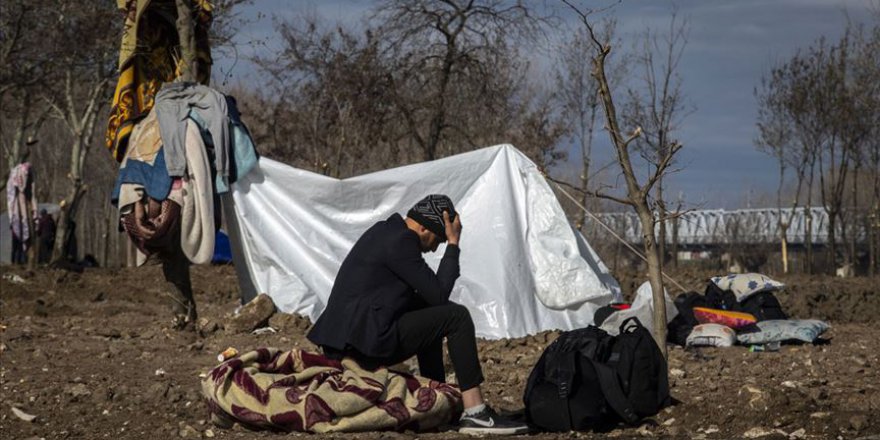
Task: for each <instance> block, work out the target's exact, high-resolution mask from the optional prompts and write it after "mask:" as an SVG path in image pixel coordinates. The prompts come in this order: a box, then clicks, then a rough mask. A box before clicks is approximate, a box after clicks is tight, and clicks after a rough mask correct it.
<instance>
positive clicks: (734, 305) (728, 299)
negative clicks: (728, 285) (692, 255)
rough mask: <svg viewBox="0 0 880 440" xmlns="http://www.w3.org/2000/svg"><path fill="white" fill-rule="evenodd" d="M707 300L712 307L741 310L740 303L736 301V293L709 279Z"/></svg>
mask: <svg viewBox="0 0 880 440" xmlns="http://www.w3.org/2000/svg"><path fill="white" fill-rule="evenodd" d="M706 302H707V303H708V307H709V308H710V309H720V310H731V311H737V310H739V303H738V302H737V301H736V295H734V294H733V292H731V291H729V290H724V289H722V288H720V287H718V285H716V284H715V283H713V282H711V281H709V284H708V285H707V286H706Z"/></svg>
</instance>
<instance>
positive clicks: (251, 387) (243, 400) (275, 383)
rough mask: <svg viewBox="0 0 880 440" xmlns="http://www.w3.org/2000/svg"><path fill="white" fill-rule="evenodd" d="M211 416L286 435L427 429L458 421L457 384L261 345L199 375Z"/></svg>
mask: <svg viewBox="0 0 880 440" xmlns="http://www.w3.org/2000/svg"><path fill="white" fill-rule="evenodd" d="M202 393H203V394H204V396H205V398H206V402H207V405H208V408H209V410H210V411H211V419H212V421H213V422H214V423H215V424H216V425H218V426H221V427H227V428H228V427H231V426H232V425H233V424H234V423H235V422H237V423H240V424H242V425H243V426H246V427H248V428H252V429H268V430H273V431H285V432H294V431H296V432H313V433H325V432H362V431H378V430H396V431H405V430H411V431H425V430H431V429H435V428H437V427H439V426H442V425H444V424H447V423H449V422H450V421H451V420H455V419H457V417H458V415H459V414H460V413H461V411H462V409H461V393H460V392H459V390H458V389H457V388H455V387H454V386H452V385H448V384H445V383H440V382H436V381H432V380H429V379H425V378H422V377H418V376H413V375H410V374H406V373H399V372H394V371H389V370H388V369H387V368H378V369H376V370H366V369H363V368H361V367H360V366H358V364H357V363H356V362H354V361H352V360H351V359H349V358H345V359H343V360H342V361H341V362H340V361H336V360H331V359H327V358H325V357H324V356H321V355H318V354H312V353H308V352H305V351H302V350H296V349H294V350H290V351H282V350H279V349H276V348H261V349H258V350H255V351H251V352H248V353H244V354H242V355H241V356H239V357H234V358H232V359H229V360H227V361H225V362H223V363H222V364H220V365H219V366H217V367H215V368H214V369H213V370H211V371H210V372H209V373H208V374H207V375H206V376H205V378H204V379H202Z"/></svg>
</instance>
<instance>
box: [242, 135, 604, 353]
mask: <svg viewBox="0 0 880 440" xmlns="http://www.w3.org/2000/svg"><path fill="white" fill-rule="evenodd" d="M233 189H234V193H233V195H234V198H235V209H236V217H237V219H238V222H239V224H240V228H241V230H240V232H241V237H242V243H243V247H244V253H245V258H246V260H247V263H248V268H249V271H250V274H251V277H252V278H253V280H254V283H255V284H256V288H257V291H258V292H265V293H268V294H269V296H271V297H272V299H273V301H274V302H275V304H276V305H277V306H278V308H279V309H281V310H282V311H284V312H289V313H291V312H295V313H299V314H303V315H307V316H308V317H309V318H311V319H312V320H313V321H314V320H315V319H317V317H318V316H319V315H320V313H321V311H323V309H324V307H325V304H326V303H327V298H328V296H329V295H330V289H331V287H332V286H333V280H334V278H335V276H336V272H337V271H338V269H339V266H340V265H341V263H342V260H343V259H344V258H345V256H346V255H347V254H348V251H349V249H351V247H352V246H353V245H354V243H355V241H356V240H357V239H358V238H359V237H360V235H361V234H362V233H363V232H364V231H365V230H366V229H367V228H369V227H370V226H372V225H373V224H374V223H375V222H377V221H379V220H384V219H386V218H388V216H390V215H391V214H393V213H395V212H396V213H400V214H401V215H405V214H406V211H407V210H408V209H409V208H410V207H411V206H412V205H413V204H414V203H415V202H416V201H418V200H419V199H421V198H422V197H424V196H425V195H427V194H433V193H443V194H447V195H448V196H449V197H450V198H452V200H453V202H455V204H456V209H457V210H458V211H459V212H460V213H461V218H462V224H463V230H462V237H461V244H460V245H461V257H460V263H461V277H460V278H459V279H458V281H457V282H456V284H455V288H454V290H453V293H452V297H451V299H452V300H453V301H456V302H458V303H460V304H463V305H465V306H466V307H467V308H468V309H469V310H470V311H471V315H472V317H473V319H474V324H475V325H476V330H477V335H478V336H481V337H486V338H507V337H520V336H524V335H527V334H534V333H537V332H540V331H543V330H550V329H563V330H567V329H573V328H578V327H583V326H586V325H588V324H590V323H591V322H592V319H593V312H594V311H595V309H596V307H597V306H598V305H600V304H606V303H608V302H609V301H610V300H611V299H612V297H615V298H619V296H620V288H619V286H618V284H617V282H616V281H615V280H614V279H613V278H612V277H611V276H610V274H609V273H608V269H607V268H606V267H605V265H604V264H602V262H601V261H600V260H599V257H598V256H597V255H596V253H595V252H594V251H593V249H592V248H591V247H590V246H589V244H588V243H587V242H586V240H584V238H583V236H582V235H581V234H580V233H579V232H577V231H576V230H575V229H574V228H572V227H571V225H570V224H569V223H568V221H567V219H566V217H565V214H564V213H563V211H562V208H561V207H560V205H559V202H558V201H557V200H556V197H555V196H554V195H553V193H552V191H551V190H550V187H549V186H548V185H547V182H546V180H545V179H544V177H543V176H542V175H541V173H540V171H539V170H538V168H537V166H536V165H535V164H534V163H533V162H531V161H530V160H529V159H528V158H527V157H526V156H525V155H524V154H522V153H521V152H519V151H518V150H516V149H515V148H513V147H512V146H510V145H501V146H495V147H490V148H484V149H482V150H477V151H473V152H470V153H465V154H460V155H457V156H452V157H448V158H445V159H440V160H436V161H432V162H426V163H420V164H415V165H410V166H405V167H400V168H395V169H390V170H385V171H380V172H376V173H372V174H367V175H363V176H358V177H353V178H349V179H344V180H339V179H334V178H330V177H327V176H323V175H319V174H315V173H311V172H308V171H304V170H300V169H296V168H292V167H290V166H287V165H284V164H281V163H279V162H275V161H272V160H269V159H266V158H262V159H260V161H259V164H258V166H257V167H256V168H255V169H254V171H252V172H251V173H250V174H248V175H247V176H246V177H245V178H243V179H242V180H240V181H239V182H238V183H236V184H235V186H234V187H233ZM444 250H445V248H444V246H443V245H441V247H440V248H439V249H438V250H437V252H435V253H433V254H430V253H429V254H426V255H425V259H426V260H427V261H428V264H429V265H430V266H431V267H433V268H434V269H436V268H437V265H438V264H439V262H440V259H441V257H442V255H443V252H444Z"/></svg>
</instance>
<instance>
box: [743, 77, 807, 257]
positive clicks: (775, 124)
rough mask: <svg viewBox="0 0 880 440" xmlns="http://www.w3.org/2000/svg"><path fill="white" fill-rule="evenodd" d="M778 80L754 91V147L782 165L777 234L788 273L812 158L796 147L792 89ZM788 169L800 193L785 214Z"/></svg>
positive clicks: (780, 169) (764, 82)
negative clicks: (794, 226)
mask: <svg viewBox="0 0 880 440" xmlns="http://www.w3.org/2000/svg"><path fill="white" fill-rule="evenodd" d="M778 79H779V76H777V75H772V76H771V78H770V79H769V80H768V79H767V78H764V79H762V82H761V84H762V86H761V89H760V91H758V89H756V90H755V96H756V97H757V99H758V123H757V125H758V138H757V139H755V144H756V145H757V147H758V148H759V149H760V150H762V151H764V152H765V153H767V154H769V155H771V156H773V157H774V158H775V159H776V162H777V163H778V164H779V184H778V186H777V188H776V211H777V230H778V231H779V239H780V250H781V254H782V271H783V273H788V272H789V264H788V263H789V261H788V229H789V227H790V226H791V222H792V219H793V218H794V216H795V215H796V214H797V207H798V202H799V198H800V195H801V190H802V188H803V184H804V175H805V174H806V171H807V166H808V164H809V160H810V156H809V155H808V154H805V152H806V151H807V150H805V149H799V148H797V146H796V145H794V141H795V136H794V133H793V131H794V127H793V121H792V119H791V115H790V114H789V113H788V111H787V110H788V109H787V106H786V105H785V100H786V99H787V96H788V93H789V89H788V88H786V84H785V83H776V82H773V81H776V80H778ZM789 167H793V168H794V172H795V181H796V182H797V189H796V190H795V192H794V196H793V198H792V201H791V208H790V210H784V209H783V190H784V185H785V173H786V170H788V168H789Z"/></svg>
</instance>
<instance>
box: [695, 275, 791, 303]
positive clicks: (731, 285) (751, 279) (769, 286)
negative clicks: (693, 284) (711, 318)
mask: <svg viewBox="0 0 880 440" xmlns="http://www.w3.org/2000/svg"><path fill="white" fill-rule="evenodd" d="M712 282H713V283H715V285H716V286H718V287H719V288H720V289H721V290H729V291H731V292H733V294H734V295H735V296H736V301H737V302H743V300H744V299H746V298H748V297H750V296H752V295H754V294H756V293H758V292H770V291H774V290H781V289H782V288H783V287H785V284H782V283H780V282H779V281H776V280H773V279H770V278H768V277H766V276H764V275H761V274H759V273H743V274H731V275H727V276H723V277H712Z"/></svg>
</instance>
